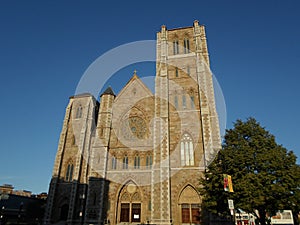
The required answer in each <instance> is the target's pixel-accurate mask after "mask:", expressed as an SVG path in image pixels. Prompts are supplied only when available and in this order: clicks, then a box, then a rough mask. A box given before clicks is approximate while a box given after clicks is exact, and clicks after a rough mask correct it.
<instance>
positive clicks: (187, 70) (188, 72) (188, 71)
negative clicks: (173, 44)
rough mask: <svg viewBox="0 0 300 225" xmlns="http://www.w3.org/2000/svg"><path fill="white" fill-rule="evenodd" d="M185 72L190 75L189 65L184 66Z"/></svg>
mask: <svg viewBox="0 0 300 225" xmlns="http://www.w3.org/2000/svg"><path fill="white" fill-rule="evenodd" d="M186 72H187V74H188V75H189V76H190V75H191V67H190V66H189V65H187V67H186Z"/></svg>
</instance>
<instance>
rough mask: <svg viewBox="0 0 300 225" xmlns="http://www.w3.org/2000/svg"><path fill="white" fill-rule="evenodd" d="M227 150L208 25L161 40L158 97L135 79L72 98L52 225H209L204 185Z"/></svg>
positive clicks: (52, 199)
mask: <svg viewBox="0 0 300 225" xmlns="http://www.w3.org/2000/svg"><path fill="white" fill-rule="evenodd" d="M219 149H220V133H219V125H218V116H217V112H216V106H215V97H214V88H213V80H212V73H211V71H210V66H209V54H208V49H207V42H206V35H205V30H204V26H202V25H199V23H198V21H194V23H193V26H191V27H183V28H177V29H170V30H168V29H167V27H166V26H162V27H161V30H160V31H159V32H158V33H157V45H156V78H155V93H152V92H151V91H150V90H149V89H148V87H147V86H146V85H145V84H144V83H143V82H142V80H141V79H140V78H139V77H138V75H137V74H136V71H135V72H134V74H133V76H132V78H131V79H130V80H129V81H128V83H127V84H126V85H125V86H124V87H123V89H122V90H121V91H120V92H119V93H118V94H116V95H115V94H114V92H113V90H112V88H111V87H109V88H107V89H106V90H105V91H104V92H103V93H102V94H101V95H100V101H99V102H98V101H97V100H96V99H95V98H94V97H93V96H91V95H89V94H82V95H78V96H73V97H71V98H70V101H69V104H68V106H67V109H66V114H65V119H64V122H63V128H62V132H61V136H60V141H59V146H58V150H57V155H56V159H55V164H54V169H53V176H52V180H51V183H50V187H49V197H48V203H47V209H46V214H45V224H47V225H48V224H51V223H58V222H60V221H66V222H67V223H68V224H74V225H75V224H111V225H116V224H124V223H126V224H139V223H151V224H166V225H167V224H174V225H181V224H187V223H189V224H200V223H201V220H200V210H201V207H200V206H201V196H200V195H199V193H198V191H197V189H198V185H199V177H200V176H202V173H203V172H204V171H205V168H206V166H207V165H208V163H209V162H210V161H211V160H213V158H214V156H215V155H216V153H217V151H218V150H219Z"/></svg>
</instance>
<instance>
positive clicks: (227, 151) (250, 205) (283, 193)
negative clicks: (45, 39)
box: [200, 118, 300, 225]
mask: <svg viewBox="0 0 300 225" xmlns="http://www.w3.org/2000/svg"><path fill="white" fill-rule="evenodd" d="M223 174H229V175H231V176H232V181H233V189H234V192H233V193H229V192H225V191H224V186H223ZM200 183H201V190H200V192H201V193H202V195H203V196H204V197H203V207H204V209H206V210H208V211H209V212H211V213H214V214H218V215H229V209H228V199H233V200H234V205H235V208H239V209H242V210H244V211H246V212H248V213H253V214H254V215H256V217H257V219H258V220H259V222H260V224H261V225H265V224H267V223H269V220H268V217H267V215H273V214H274V213H275V211H277V210H283V209H290V210H292V211H293V214H294V219H295V221H296V223H298V220H297V215H298V213H299V211H300V167H299V165H297V164H296V156H295V154H294V153H293V152H292V151H287V149H285V148H284V147H282V146H281V145H279V144H277V143H276V141H275V137H274V136H273V135H272V134H270V133H269V132H268V131H267V130H265V128H263V127H261V126H260V124H259V123H258V122H257V121H256V120H255V119H254V118H249V119H248V120H246V121H245V122H243V121H241V120H237V121H236V122H235V123H234V128H233V129H230V130H227V131H226V134H225V138H224V143H223V145H222V150H221V151H220V152H219V153H218V155H217V157H216V159H215V160H214V161H213V162H212V163H211V164H210V165H209V166H208V168H207V171H206V172H205V176H204V177H203V178H201V181H200Z"/></svg>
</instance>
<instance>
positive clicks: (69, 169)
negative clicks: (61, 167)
mask: <svg viewBox="0 0 300 225" xmlns="http://www.w3.org/2000/svg"><path fill="white" fill-rule="evenodd" d="M73 168H74V166H73V164H68V167H67V172H66V181H68V182H70V181H72V180H73Z"/></svg>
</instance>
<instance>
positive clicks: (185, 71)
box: [151, 21, 220, 224]
mask: <svg viewBox="0 0 300 225" xmlns="http://www.w3.org/2000/svg"><path fill="white" fill-rule="evenodd" d="M156 48H157V49H156V52H157V56H156V81H155V118H154V121H155V122H154V142H153V151H154V152H153V159H154V166H153V171H152V188H151V195H152V202H151V203H152V211H151V222H152V223H155V224H171V223H172V222H175V221H177V222H178V221H180V220H182V218H181V215H180V214H181V212H183V211H181V209H180V207H181V206H180V205H179V204H178V199H175V198H177V197H178V196H175V194H173V193H176V192H178V193H179V190H177V189H178V184H179V183H180V182H181V184H184V183H187V182H189V180H188V179H186V178H185V177H187V175H190V177H195V176H198V177H199V176H200V175H201V172H203V171H204V170H205V167H206V166H207V165H208V163H209V162H210V161H211V160H212V159H213V158H214V156H215V154H216V153H217V151H219V149H220V132H219V122H218V117H217V112H216V106H215V98H214V89H213V80H212V73H211V71H210V64H209V54H208V49H207V41H206V35H205V29H204V26H202V25H199V22H198V21H194V23H193V26H191V27H184V28H176V29H170V30H167V28H166V26H164V25H163V26H162V27H161V31H160V32H158V33H157V46H156ZM190 180H191V179H190ZM197 182H198V181H196V180H195V181H194V184H193V186H194V185H195V186H196V185H197ZM196 204H198V203H196V202H195V204H190V205H196ZM178 205H179V206H178ZM183 205H187V204H183ZM178 207H179V208H178ZM199 210H200V209H199ZM177 212H179V213H178V214H177Z"/></svg>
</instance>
